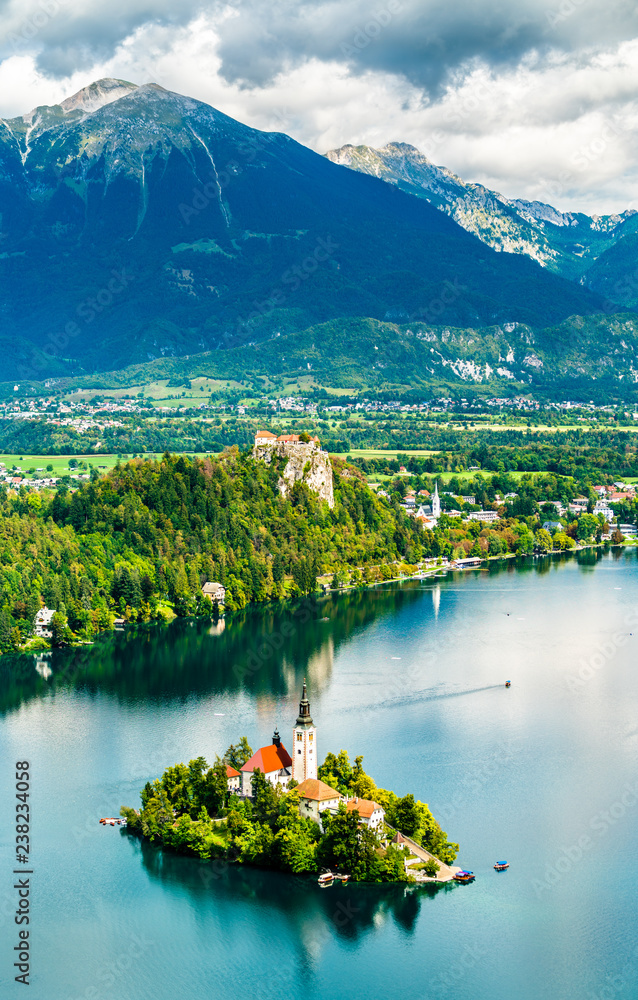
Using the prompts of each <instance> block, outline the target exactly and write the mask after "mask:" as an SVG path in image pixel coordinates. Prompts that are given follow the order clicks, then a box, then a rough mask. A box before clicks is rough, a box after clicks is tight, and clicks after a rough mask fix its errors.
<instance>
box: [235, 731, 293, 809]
mask: <svg viewBox="0 0 638 1000" xmlns="http://www.w3.org/2000/svg"><path fill="white" fill-rule="evenodd" d="M257 770H259V771H261V773H262V774H263V775H264V776H265V777H266V779H267V780H268V781H269V782H270V783H271V785H281V787H282V788H284V789H286V788H287V787H288V782H289V781H290V778H291V776H292V758H291V757H290V754H289V753H288V751H287V750H286V748H285V746H284V745H283V743H282V742H281V737H280V735H279V733H278V732H277V730H276V729H275V734H274V736H273V738H272V743H271V744H269V746H267V747H261V748H260V749H259V750H258V751H257V752H256V753H254V754H253V755H252V757H251V758H250V760H247V761H246V763H245V764H244V766H243V767H242V769H241V794H242V795H243V796H245V797H246V798H250V797H251V796H252V785H253V774H254V773H255V771H257Z"/></svg>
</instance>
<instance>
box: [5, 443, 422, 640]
mask: <svg viewBox="0 0 638 1000" xmlns="http://www.w3.org/2000/svg"><path fill="white" fill-rule="evenodd" d="M281 471H282V467H281V464H280V463H277V462H275V461H273V462H272V463H271V464H270V466H267V465H265V464H264V463H263V462H259V461H255V460H253V459H252V457H250V456H249V455H247V454H240V453H239V452H238V451H237V450H236V449H235V450H233V451H230V452H228V453H226V454H224V455H222V456H221V457H220V458H217V459H205V460H199V459H193V460H189V459H187V458H184V457H177V456H174V455H168V454H166V455H164V457H163V458H162V459H161V461H141V460H139V459H138V460H136V461H132V462H128V463H127V464H125V465H120V466H118V467H116V468H115V469H114V470H113V471H112V472H111V473H109V474H108V475H106V476H104V477H102V478H98V477H97V475H94V476H93V479H92V481H91V482H89V483H86V484H85V485H83V486H81V487H80V488H79V489H78V490H76V491H70V490H68V489H67V487H66V486H65V485H62V486H61V487H60V488H59V489H58V490H57V492H56V493H54V494H46V493H41V494H40V493H35V492H28V491H26V490H22V491H21V492H20V493H19V495H18V496H15V495H14V494H11V495H7V493H6V490H2V491H1V492H0V497H1V499H0V586H1V588H2V611H1V613H0V648H1V649H2V650H3V651H8V650H11V649H14V648H16V647H17V646H18V645H19V644H20V642H21V641H23V640H24V639H25V638H26V637H27V636H28V635H29V634H30V631H31V629H32V624H33V618H34V615H35V613H36V611H37V610H38V608H39V607H40V604H41V601H43V602H44V603H45V604H46V605H47V606H48V607H50V608H54V609H56V610H57V611H58V612H59V616H58V617H57V618H56V619H55V620H54V643H55V644H59V643H60V642H62V641H65V640H66V639H68V638H70V633H69V629H70V630H72V632H74V633H76V634H78V635H80V636H81V637H83V638H90V636H91V635H92V634H93V633H94V632H96V631H100V630H102V629H104V628H109V627H110V624H111V621H112V613H113V612H114V613H117V614H122V615H124V616H125V617H126V618H127V619H128V620H129V621H148V620H150V619H151V618H155V617H161V616H162V613H163V602H168V603H169V604H170V605H171V606H172V608H173V609H174V611H175V612H176V613H177V614H178V615H181V616H187V615H193V614H213V612H214V608H213V605H212V604H211V602H210V599H209V598H202V596H201V593H200V591H201V586H202V583H203V582H204V581H205V580H217V581H219V582H220V583H222V584H224V586H225V587H226V609H227V610H228V611H231V612H232V611H234V610H237V609H240V608H243V607H245V606H246V605H247V604H248V603H250V602H260V601H268V600H274V599H278V598H281V597H283V596H289V595H295V594H297V595H301V594H308V593H312V592H314V590H315V589H316V586H317V575H318V574H320V573H333V572H335V571H337V570H339V571H342V572H347V571H348V569H349V570H353V569H355V568H357V567H366V566H371V565H379V564H386V563H387V562H388V561H390V562H392V561H395V560H402V559H403V560H407V561H408V562H410V563H414V562H416V561H418V560H419V559H420V558H421V556H422V555H423V554H424V551H425V549H424V542H425V541H426V539H425V538H424V535H423V532H422V531H421V529H420V526H419V525H418V524H416V523H415V522H414V521H413V520H411V519H410V518H408V517H407V516H406V515H405V513H404V512H403V511H402V510H400V508H399V507H398V506H397V505H394V506H390V505H388V504H387V503H385V502H383V501H382V500H381V499H380V498H378V497H376V496H375V494H374V493H373V491H371V490H370V489H369V488H368V486H367V485H366V483H365V481H364V480H363V478H362V477H359V476H358V475H357V473H356V472H352V471H351V472H349V473H347V474H344V473H345V467H344V464H343V463H339V462H335V463H334V486H335V506H334V508H333V509H332V510H330V509H329V508H328V506H327V504H325V503H323V502H322V501H320V500H319V499H318V497H317V495H316V494H314V493H312V492H311V491H310V490H309V489H308V487H307V486H306V485H305V484H304V483H296V484H295V486H294V488H293V489H292V490H291V492H290V495H289V497H288V498H287V499H284V498H283V497H282V495H281V494H280V492H279V489H278V486H277V483H278V479H279V475H280V473H281ZM390 575H393V574H392V573H390Z"/></svg>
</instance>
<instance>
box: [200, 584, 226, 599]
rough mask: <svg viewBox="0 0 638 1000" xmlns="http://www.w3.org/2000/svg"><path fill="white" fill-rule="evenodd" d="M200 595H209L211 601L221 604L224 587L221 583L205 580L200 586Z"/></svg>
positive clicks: (224, 591) (223, 596) (224, 595)
mask: <svg viewBox="0 0 638 1000" xmlns="http://www.w3.org/2000/svg"><path fill="white" fill-rule="evenodd" d="M202 596H203V597H210V599H211V601H217V603H218V604H223V603H224V601H225V600H226V588H225V587H223V586H222V584H221V583H215V582H213V583H209V582H208V581H207V582H206V583H205V584H204V586H203V587H202Z"/></svg>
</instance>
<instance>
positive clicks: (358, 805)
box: [346, 799, 381, 819]
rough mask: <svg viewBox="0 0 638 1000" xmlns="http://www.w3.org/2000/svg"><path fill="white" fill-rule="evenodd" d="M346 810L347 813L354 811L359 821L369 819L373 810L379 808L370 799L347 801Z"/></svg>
mask: <svg viewBox="0 0 638 1000" xmlns="http://www.w3.org/2000/svg"><path fill="white" fill-rule="evenodd" d="M346 809H347V810H348V812H354V810H355V809H356V810H357V812H358V813H359V815H360V816H361V819H370V817H371V816H372V813H373V812H374V810H375V809H381V806H380V805H379V803H378V802H373V801H372V799H348V801H347V802H346Z"/></svg>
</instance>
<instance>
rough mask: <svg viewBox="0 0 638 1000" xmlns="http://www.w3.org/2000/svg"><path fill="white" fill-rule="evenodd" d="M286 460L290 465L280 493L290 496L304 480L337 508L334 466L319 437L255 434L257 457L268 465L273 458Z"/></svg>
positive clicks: (254, 453) (280, 487) (254, 455)
mask: <svg viewBox="0 0 638 1000" xmlns="http://www.w3.org/2000/svg"><path fill="white" fill-rule="evenodd" d="M275 457H276V458H284V459H286V465H285V468H284V470H283V472H282V475H281V476H280V478H279V483H278V486H279V492H280V493H281V494H282V496H288V491H289V490H290V489H291V488H292V486H293V485H294V484H295V483H296V482H300V481H301V482H304V483H305V484H306V485H307V487H308V489H310V490H312V491H313V493H316V494H317V495H318V496H319V497H320V498H321V499H322V500H325V501H326V503H327V504H328V506H329V507H334V489H333V484H332V465H331V464H330V458H329V456H328V452H327V451H323V450H322V448H321V444H320V443H319V438H318V437H308V435H299V434H281V435H280V436H279V437H277V435H276V434H271V432H270V431H258V432H257V434H256V435H255V446H254V448H253V458H255V459H258V460H260V461H262V462H266V464H267V465H269V464H270V462H271V461H272V460H273V458H275Z"/></svg>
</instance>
